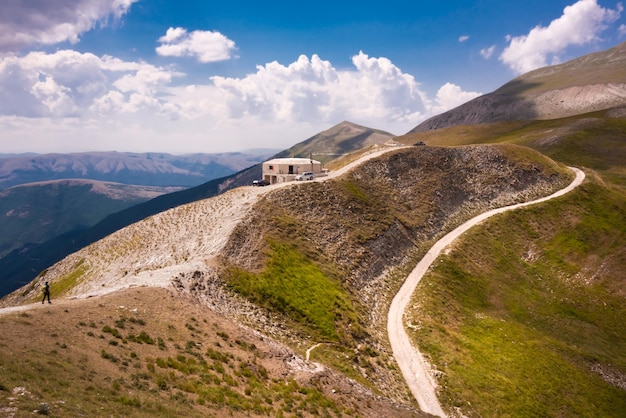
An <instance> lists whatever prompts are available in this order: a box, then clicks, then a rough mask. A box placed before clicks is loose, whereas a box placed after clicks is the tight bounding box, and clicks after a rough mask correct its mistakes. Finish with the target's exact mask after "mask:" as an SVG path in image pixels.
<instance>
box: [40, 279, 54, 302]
mask: <svg viewBox="0 0 626 418" xmlns="http://www.w3.org/2000/svg"><path fill="white" fill-rule="evenodd" d="M46 298H48V303H52V302H50V285H49V284H48V282H46V284H45V285H44V287H43V299H41V303H42V304H43V302H44V301H45V300H46Z"/></svg>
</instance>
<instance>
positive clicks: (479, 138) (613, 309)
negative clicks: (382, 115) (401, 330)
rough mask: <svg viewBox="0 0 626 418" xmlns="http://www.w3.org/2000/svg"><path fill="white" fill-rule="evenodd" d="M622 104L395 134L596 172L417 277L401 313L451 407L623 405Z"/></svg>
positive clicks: (498, 222) (471, 237)
mask: <svg viewBox="0 0 626 418" xmlns="http://www.w3.org/2000/svg"><path fill="white" fill-rule="evenodd" d="M625 114H626V113H625V111H624V108H623V107H622V108H619V107H618V108H613V109H608V110H604V111H597V112H593V113H587V114H581V115H576V116H570V117H567V118H562V119H553V120H545V121H523V122H521V121H517V122H515V121H514V122H500V123H492V124H483V125H471V126H455V127H450V128H443V129H437V130H432V131H428V132H412V133H410V134H407V135H406V136H402V137H398V138H397V141H399V142H401V143H405V144H412V143H415V142H417V141H420V140H422V141H425V142H427V143H428V144H433V145H435V144H439V145H444V144H445V145H448V146H454V145H464V146H467V145H468V144H473V143H492V144H496V143H510V144H519V145H523V146H526V147H530V148H534V149H536V150H538V151H540V152H542V153H543V154H545V155H548V156H550V157H551V158H553V159H555V160H557V161H561V162H564V163H566V164H568V165H571V166H576V167H581V168H583V169H584V170H585V171H586V172H587V181H586V182H585V184H583V186H582V187H581V188H579V189H578V190H576V191H575V192H574V193H572V194H570V195H568V196H567V197H566V198H564V199H560V200H557V201H553V202H549V203H547V204H544V205H541V206H538V207H536V208H532V209H528V210H525V211H523V212H519V213H512V214H508V215H504V216H502V217H499V218H495V219H493V220H491V221H489V222H486V223H485V224H484V225H483V226H482V227H481V228H478V229H476V230H474V231H471V232H470V233H469V234H468V235H467V236H466V237H464V238H463V239H462V240H461V242H459V243H458V244H456V245H455V246H454V247H453V248H452V249H451V250H450V251H449V252H448V254H446V255H443V256H441V257H440V259H439V260H438V262H437V265H436V267H435V268H433V269H432V271H431V272H430V274H428V275H427V276H426V277H424V279H423V280H422V284H421V286H420V287H419V288H418V291H417V292H416V294H415V296H414V299H413V301H412V305H413V307H414V308H413V312H412V313H411V314H410V315H408V316H407V319H406V321H407V324H408V325H409V329H410V334H411V335H412V338H413V339H414V342H415V344H416V345H417V346H419V347H420V349H421V350H422V351H423V352H425V353H426V355H427V356H428V358H429V359H430V360H431V362H432V364H433V365H434V367H435V368H436V369H437V370H438V371H439V373H440V379H438V383H439V385H440V388H441V390H440V401H441V402H443V403H444V405H447V406H448V408H454V407H459V408H461V410H462V411H463V414H464V415H465V416H500V415H508V416H528V415H533V416H554V415H563V416H588V417H595V416H606V417H610V416H615V417H619V416H622V415H623V411H624V410H626V404H624V399H626V398H625V397H624V391H625V390H626V384H625V382H626V357H625V355H624V353H626V325H625V324H624V321H623V318H624V317H626V301H625V300H624V298H625V297H626V273H625V272H626V268H624V267H625V266H626V217H625V214H626V167H625V165H624V162H625V161H626V141H625V140H624V138H626V124H625V120H626V119H625V118H624V115H625ZM433 289H436V291H433ZM513 393H514V394H515V396H514V397H511V394H513ZM494 411H497V412H494Z"/></svg>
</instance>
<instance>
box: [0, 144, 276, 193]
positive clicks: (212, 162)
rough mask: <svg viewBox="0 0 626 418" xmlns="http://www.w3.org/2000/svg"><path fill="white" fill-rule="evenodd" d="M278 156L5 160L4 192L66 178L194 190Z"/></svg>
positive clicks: (0, 184)
mask: <svg viewBox="0 0 626 418" xmlns="http://www.w3.org/2000/svg"><path fill="white" fill-rule="evenodd" d="M274 153H275V151H272V150H257V151H249V152H231V153H221V154H188V155H171V154H165V153H128V152H85V153H74V154H45V155H32V154H28V155H16V156H9V155H4V156H3V157H2V158H0V188H7V187H11V186H14V185H17V184H24V183H32V182H39V181H48V180H59V179H68V178H76V179H89V180H99V181H107V182H115V183H123V184H135V185H143V186H180V187H191V186H197V185H199V184H202V183H205V182H207V181H209V180H212V179H215V178H219V177H224V176H227V175H230V174H233V173H235V172H238V171H241V170H243V169H244V168H246V167H249V166H251V165H254V164H256V163H259V162H261V161H263V160H265V159H266V158H267V157H268V156H269V155H272V154H274Z"/></svg>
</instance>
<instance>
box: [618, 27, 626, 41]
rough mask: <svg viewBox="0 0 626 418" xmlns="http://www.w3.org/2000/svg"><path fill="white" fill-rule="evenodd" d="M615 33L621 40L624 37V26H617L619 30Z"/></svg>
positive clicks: (625, 29) (625, 30) (625, 28)
mask: <svg viewBox="0 0 626 418" xmlns="http://www.w3.org/2000/svg"><path fill="white" fill-rule="evenodd" d="M617 32H618V33H619V37H620V38H623V37H625V36H626V25H624V24H622V25H619V28H617Z"/></svg>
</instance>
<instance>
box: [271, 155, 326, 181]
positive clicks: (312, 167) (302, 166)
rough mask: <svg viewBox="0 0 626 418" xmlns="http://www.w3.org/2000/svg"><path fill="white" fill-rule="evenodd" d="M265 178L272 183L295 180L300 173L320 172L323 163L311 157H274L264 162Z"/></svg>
mask: <svg viewBox="0 0 626 418" xmlns="http://www.w3.org/2000/svg"><path fill="white" fill-rule="evenodd" d="M262 167H263V180H265V181H267V182H268V183H270V184H275V183H284V182H286V181H293V180H295V179H296V176H297V175H298V174H302V173H305V172H308V171H310V172H312V173H313V174H316V175H317V174H320V173H321V172H322V163H321V162H319V161H316V160H312V159H310V158H274V159H272V160H268V161H265V162H264V163H263V166H262Z"/></svg>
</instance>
